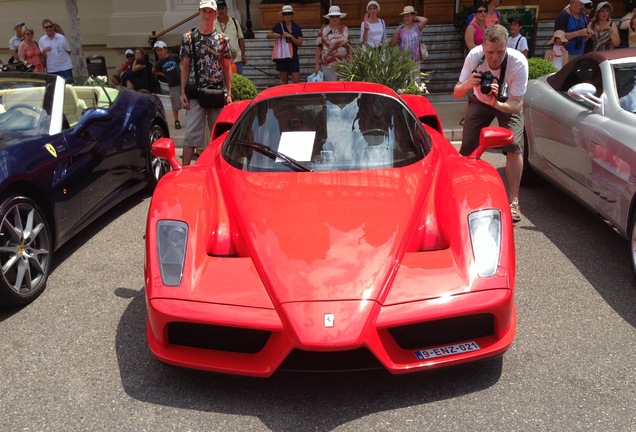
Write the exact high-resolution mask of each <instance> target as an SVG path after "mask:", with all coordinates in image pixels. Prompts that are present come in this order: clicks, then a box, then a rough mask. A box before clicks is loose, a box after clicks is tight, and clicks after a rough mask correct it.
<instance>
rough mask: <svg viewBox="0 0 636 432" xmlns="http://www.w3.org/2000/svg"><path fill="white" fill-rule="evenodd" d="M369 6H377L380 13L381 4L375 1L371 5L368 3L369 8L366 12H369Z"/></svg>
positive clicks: (372, 0)
mask: <svg viewBox="0 0 636 432" xmlns="http://www.w3.org/2000/svg"><path fill="white" fill-rule="evenodd" d="M369 6H375V7H377V8H378V12H380V3H378V2H377V1H375V0H371V1H370V2H369V3H367V8H366V10H369Z"/></svg>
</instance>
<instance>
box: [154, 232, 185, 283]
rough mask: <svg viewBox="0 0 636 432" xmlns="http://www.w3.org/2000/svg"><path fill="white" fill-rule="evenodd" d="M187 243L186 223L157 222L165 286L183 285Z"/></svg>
mask: <svg viewBox="0 0 636 432" xmlns="http://www.w3.org/2000/svg"><path fill="white" fill-rule="evenodd" d="M187 242H188V225H187V224H186V223H185V222H180V221H174V220H162V221H159V222H157V253H158V256H159V268H160V270H161V280H162V281H163V283H164V285H167V286H177V285H179V284H180V283H181V277H182V276H183V263H184V260H185V251H186V244H187Z"/></svg>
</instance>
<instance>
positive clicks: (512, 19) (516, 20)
mask: <svg viewBox="0 0 636 432" xmlns="http://www.w3.org/2000/svg"><path fill="white" fill-rule="evenodd" d="M513 22H516V23H517V24H519V25H523V24H522V23H521V18H520V17H518V16H513V17H510V18H508V23H509V24H512V23H513Z"/></svg>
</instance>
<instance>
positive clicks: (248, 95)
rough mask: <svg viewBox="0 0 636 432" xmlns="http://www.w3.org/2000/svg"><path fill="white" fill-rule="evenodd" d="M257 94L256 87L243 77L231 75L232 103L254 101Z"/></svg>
mask: <svg viewBox="0 0 636 432" xmlns="http://www.w3.org/2000/svg"><path fill="white" fill-rule="evenodd" d="M257 94H258V89H257V88H256V85H254V83H253V82H252V81H251V80H250V79H249V78H245V77H244V76H243V75H239V74H232V102H238V101H240V100H245V99H254V98H255V97H256V95H257Z"/></svg>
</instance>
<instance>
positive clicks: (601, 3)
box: [596, 1, 614, 12]
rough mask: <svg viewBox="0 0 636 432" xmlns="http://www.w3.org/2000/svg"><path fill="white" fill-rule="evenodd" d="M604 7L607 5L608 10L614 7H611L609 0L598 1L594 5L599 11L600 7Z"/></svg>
mask: <svg viewBox="0 0 636 432" xmlns="http://www.w3.org/2000/svg"><path fill="white" fill-rule="evenodd" d="M604 7H608V8H609V10H610V12H611V11H613V10H614V8H613V7H612V5H611V4H610V2H606V1H603V2H600V3H599V4H598V5H597V6H596V12H598V11H600V10H601V9H603V8H604Z"/></svg>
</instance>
